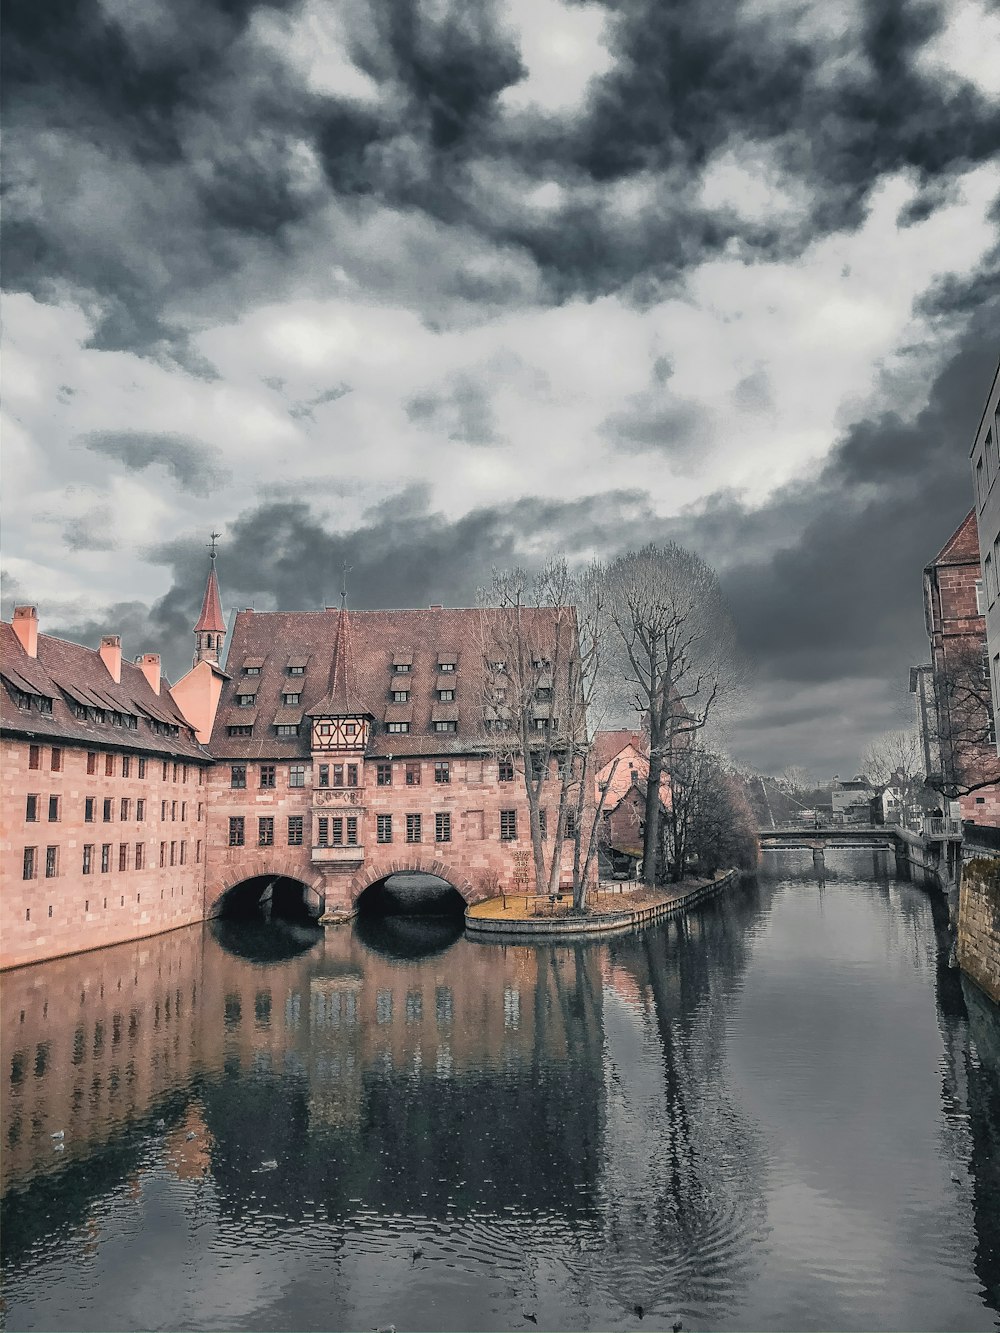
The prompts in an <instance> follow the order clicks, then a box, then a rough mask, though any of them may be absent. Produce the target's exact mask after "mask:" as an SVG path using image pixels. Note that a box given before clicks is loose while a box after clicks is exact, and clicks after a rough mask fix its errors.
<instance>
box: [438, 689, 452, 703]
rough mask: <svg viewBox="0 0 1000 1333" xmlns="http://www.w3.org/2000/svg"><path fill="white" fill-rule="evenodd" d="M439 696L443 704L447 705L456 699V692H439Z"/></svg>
mask: <svg viewBox="0 0 1000 1333" xmlns="http://www.w3.org/2000/svg"><path fill="white" fill-rule="evenodd" d="M437 696H438V698H439V699H440V700H441V702H442V703H445V704H446V703H451V701H452V699H454V697H455V691H454V690H438V692H437Z"/></svg>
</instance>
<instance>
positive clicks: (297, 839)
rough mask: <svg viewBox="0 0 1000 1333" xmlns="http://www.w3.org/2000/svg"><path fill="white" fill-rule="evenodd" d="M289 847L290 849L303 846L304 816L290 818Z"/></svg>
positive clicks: (290, 816)
mask: <svg viewBox="0 0 1000 1333" xmlns="http://www.w3.org/2000/svg"><path fill="white" fill-rule="evenodd" d="M288 845H289V847H301V846H302V816H301V815H289V816H288Z"/></svg>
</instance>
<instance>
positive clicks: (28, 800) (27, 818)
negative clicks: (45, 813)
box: [24, 793, 51, 824]
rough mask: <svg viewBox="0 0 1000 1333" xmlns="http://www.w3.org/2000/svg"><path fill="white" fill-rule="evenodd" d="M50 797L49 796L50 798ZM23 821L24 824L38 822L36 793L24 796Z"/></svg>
mask: <svg viewBox="0 0 1000 1333" xmlns="http://www.w3.org/2000/svg"><path fill="white" fill-rule="evenodd" d="M50 799H51V798H50ZM24 822H25V823H26V824H37V823H38V795H37V793H35V794H34V795H31V796H26V797H25V800H24Z"/></svg>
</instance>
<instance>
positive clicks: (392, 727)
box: [385, 722, 410, 735]
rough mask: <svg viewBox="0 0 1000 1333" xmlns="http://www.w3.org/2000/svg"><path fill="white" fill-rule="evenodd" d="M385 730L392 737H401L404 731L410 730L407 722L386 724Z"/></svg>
mask: <svg viewBox="0 0 1000 1333" xmlns="http://www.w3.org/2000/svg"><path fill="white" fill-rule="evenodd" d="M385 729H386V731H390V732H392V733H393V734H394V735H401V734H402V733H403V732H404V731H409V730H410V724H409V722H387V723H386V724H385Z"/></svg>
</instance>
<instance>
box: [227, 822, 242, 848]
mask: <svg viewBox="0 0 1000 1333" xmlns="http://www.w3.org/2000/svg"><path fill="white" fill-rule="evenodd" d="M245 823H246V821H245V820H244V818H243V816H242V815H230V816H229V845H230V847H242V846H243V843H244V827H245Z"/></svg>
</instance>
